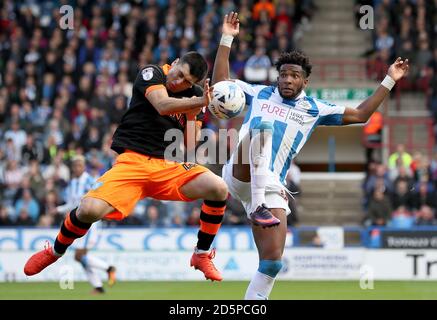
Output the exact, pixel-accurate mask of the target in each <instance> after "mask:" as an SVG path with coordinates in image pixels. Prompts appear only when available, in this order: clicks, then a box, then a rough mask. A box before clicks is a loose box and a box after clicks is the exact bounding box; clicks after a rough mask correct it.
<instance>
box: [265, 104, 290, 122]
mask: <svg viewBox="0 0 437 320" xmlns="http://www.w3.org/2000/svg"><path fill="white" fill-rule="evenodd" d="M288 111H289V108H282V107H280V106H277V105H274V104H273V105H272V104H268V103H263V104H262V106H261V112H266V113H268V114H273V115H276V116H278V117H280V118H284V119H285V118H286V117H287V114H288Z"/></svg>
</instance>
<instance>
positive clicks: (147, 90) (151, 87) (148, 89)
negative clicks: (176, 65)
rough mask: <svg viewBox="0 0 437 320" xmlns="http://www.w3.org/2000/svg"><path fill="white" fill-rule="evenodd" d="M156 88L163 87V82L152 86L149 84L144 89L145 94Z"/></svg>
mask: <svg viewBox="0 0 437 320" xmlns="http://www.w3.org/2000/svg"><path fill="white" fill-rule="evenodd" d="M158 89H165V86H164V85H163V84H155V85H153V86H150V87H148V88H147V89H146V92H145V93H144V95H145V96H147V95H148V94H149V93H150V92H152V91H154V90H158Z"/></svg>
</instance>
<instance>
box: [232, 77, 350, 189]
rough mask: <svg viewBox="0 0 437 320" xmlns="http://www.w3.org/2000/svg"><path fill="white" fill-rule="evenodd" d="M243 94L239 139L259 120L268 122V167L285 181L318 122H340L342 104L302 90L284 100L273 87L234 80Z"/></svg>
mask: <svg viewBox="0 0 437 320" xmlns="http://www.w3.org/2000/svg"><path fill="white" fill-rule="evenodd" d="M235 83H236V84H237V85H238V86H239V87H241V89H243V91H244V93H245V95H246V104H247V105H248V110H247V113H246V116H245V118H244V121H243V124H242V126H241V129H240V133H239V141H241V140H242V139H243V138H244V136H245V135H246V134H247V133H248V132H249V129H252V128H254V127H256V126H257V124H259V123H260V122H261V121H269V122H271V123H272V125H273V128H274V131H273V139H272V155H271V162H270V170H271V171H272V172H273V173H274V174H275V175H278V176H279V180H280V182H282V183H283V182H284V181H285V177H286V176H287V171H288V169H289V167H290V163H291V160H292V159H293V158H294V157H296V155H297V154H298V153H299V151H300V149H301V148H302V147H303V145H304V144H305V142H306V141H307V140H308V139H309V137H310V136H311V133H312V132H313V131H314V129H315V128H316V127H317V126H318V125H325V126H326V125H327V126H329V125H332V126H338V125H341V124H342V120H343V114H344V111H345V107H341V106H337V105H334V104H331V103H328V102H325V101H322V100H319V99H315V98H312V97H309V96H307V95H306V94H305V92H303V91H302V92H301V94H300V95H299V96H298V97H297V98H296V99H284V98H282V97H281V95H280V94H279V91H278V88H277V87H276V86H264V85H251V84H248V83H246V82H243V81H240V80H235Z"/></svg>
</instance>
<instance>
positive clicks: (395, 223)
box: [389, 206, 414, 229]
mask: <svg viewBox="0 0 437 320" xmlns="http://www.w3.org/2000/svg"><path fill="white" fill-rule="evenodd" d="M413 225H414V216H413V215H412V214H411V212H410V211H409V210H408V209H407V208H406V207H404V206H400V207H398V208H397V209H396V210H395V211H394V212H393V213H392V216H391V221H390V224H389V226H390V227H392V228H403V229H408V228H411V227H412V226H413Z"/></svg>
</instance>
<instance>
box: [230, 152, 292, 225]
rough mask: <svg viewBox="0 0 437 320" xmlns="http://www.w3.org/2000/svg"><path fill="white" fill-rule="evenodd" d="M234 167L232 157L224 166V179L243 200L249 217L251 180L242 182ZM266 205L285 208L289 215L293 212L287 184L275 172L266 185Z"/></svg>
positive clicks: (231, 190)
mask: <svg viewBox="0 0 437 320" xmlns="http://www.w3.org/2000/svg"><path fill="white" fill-rule="evenodd" d="M232 168H233V160H232V157H231V159H230V160H229V163H227V164H225V165H224V166H223V169H222V177H223V180H224V181H225V182H226V184H227V185H228V189H229V193H230V194H231V196H232V197H233V198H234V199H237V200H239V201H240V202H241V204H242V205H243V207H244V209H245V210H246V214H247V217H249V214H250V213H251V209H252V192H251V187H250V182H242V181H240V180H238V179H237V178H235V177H234V175H233V172H232ZM269 172H270V171H269ZM266 206H267V208H270V209H277V208H279V209H284V210H285V213H286V214H287V215H289V214H290V212H291V211H290V208H289V207H288V198H287V192H286V191H285V186H283V185H282V184H281V183H280V182H279V178H276V176H275V174H274V173H273V172H272V173H271V177H269V181H268V183H267V185H266Z"/></svg>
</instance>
